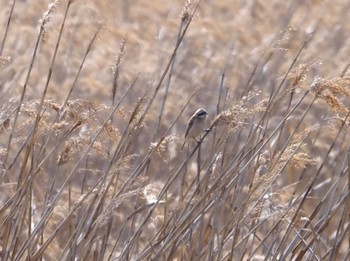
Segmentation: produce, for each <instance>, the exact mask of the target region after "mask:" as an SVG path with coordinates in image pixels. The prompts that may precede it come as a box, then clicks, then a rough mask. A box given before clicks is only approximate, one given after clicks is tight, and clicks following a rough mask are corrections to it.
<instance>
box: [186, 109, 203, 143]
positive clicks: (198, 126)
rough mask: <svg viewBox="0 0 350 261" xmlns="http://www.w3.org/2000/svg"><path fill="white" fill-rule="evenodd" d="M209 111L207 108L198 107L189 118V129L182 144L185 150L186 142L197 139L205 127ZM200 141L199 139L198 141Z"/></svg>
mask: <svg viewBox="0 0 350 261" xmlns="http://www.w3.org/2000/svg"><path fill="white" fill-rule="evenodd" d="M207 117H208V113H207V111H206V110H205V109H203V108H200V109H198V110H197V111H196V112H195V113H194V114H193V115H192V116H191V118H190V119H189V121H188V123H187V129H186V133H185V140H184V143H183V144H182V146H181V150H183V148H184V146H185V143H186V142H189V140H190V139H194V140H195V141H197V140H196V137H198V136H200V135H201V133H202V131H203V130H204V128H205V122H206V121H207ZM197 142H198V141H197Z"/></svg>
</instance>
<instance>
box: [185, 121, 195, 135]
mask: <svg viewBox="0 0 350 261" xmlns="http://www.w3.org/2000/svg"><path fill="white" fill-rule="evenodd" d="M194 119H195V116H192V117H191V118H190V120H189V121H188V124H187V129H186V133H185V139H186V138H187V135H188V132H189V131H190V129H191V128H192V126H193V122H194Z"/></svg>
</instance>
